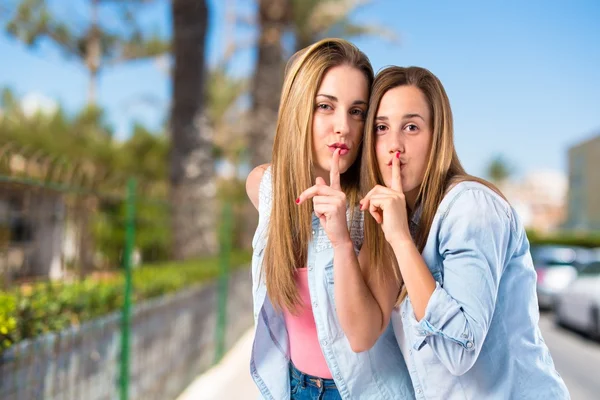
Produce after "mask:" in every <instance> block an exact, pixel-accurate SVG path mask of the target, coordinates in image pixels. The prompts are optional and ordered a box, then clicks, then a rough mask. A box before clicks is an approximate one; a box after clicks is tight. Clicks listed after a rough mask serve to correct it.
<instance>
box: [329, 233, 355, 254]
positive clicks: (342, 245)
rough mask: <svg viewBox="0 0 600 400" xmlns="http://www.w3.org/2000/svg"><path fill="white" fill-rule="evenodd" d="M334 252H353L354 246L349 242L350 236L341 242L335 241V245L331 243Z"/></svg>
mask: <svg viewBox="0 0 600 400" xmlns="http://www.w3.org/2000/svg"><path fill="white" fill-rule="evenodd" d="M331 245H332V246H333V249H334V250H352V251H354V244H353V243H352V240H350V236H348V237H346V238H343V239H342V240H336V241H335V243H331Z"/></svg>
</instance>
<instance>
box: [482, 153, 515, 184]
mask: <svg viewBox="0 0 600 400" xmlns="http://www.w3.org/2000/svg"><path fill="white" fill-rule="evenodd" d="M512 173H513V169H512V167H511V166H510V165H509V164H508V162H507V161H506V160H505V159H504V157H502V156H501V155H498V156H496V157H494V158H493V159H492V161H490V163H489V165H488V167H487V176H488V178H489V179H490V180H491V181H492V182H494V183H496V184H502V183H503V182H505V181H506V180H507V179H508V178H510V176H511V175H512Z"/></svg>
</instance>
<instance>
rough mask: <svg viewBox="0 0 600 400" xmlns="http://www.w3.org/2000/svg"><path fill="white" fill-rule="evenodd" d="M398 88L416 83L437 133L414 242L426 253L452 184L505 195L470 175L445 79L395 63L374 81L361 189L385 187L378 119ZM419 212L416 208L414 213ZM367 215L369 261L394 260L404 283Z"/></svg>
mask: <svg viewBox="0 0 600 400" xmlns="http://www.w3.org/2000/svg"><path fill="white" fill-rule="evenodd" d="M399 86H414V87H416V88H418V89H419V90H421V92H422V93H423V95H424V96H425V99H426V100H427V103H428V105H429V109H430V113H431V121H429V124H430V128H431V132H432V135H433V136H432V141H431V149H430V151H429V158H428V162H427V168H426V170H425V176H424V178H423V182H422V183H421V185H420V187H419V193H418V195H417V201H416V204H417V207H419V206H420V207H422V210H421V216H420V220H419V224H418V229H417V232H416V235H415V237H414V240H415V244H416V245H417V248H418V249H419V252H422V251H423V249H424V247H425V244H426V243H427V237H428V236H429V231H430V230H431V225H432V223H433V218H434V216H435V213H436V211H437V209H438V206H439V205H440V202H441V201H442V199H443V198H444V195H445V194H446V192H447V190H448V189H449V188H450V187H452V186H454V185H455V184H456V183H458V182H461V181H476V182H479V183H481V184H483V185H485V186H487V187H489V188H490V189H492V190H494V191H495V192H497V193H498V194H500V195H501V196H502V194H501V193H500V191H499V190H498V189H497V188H496V187H495V186H494V185H492V184H491V183H489V182H487V181H485V180H483V179H480V178H477V177H475V176H472V175H469V174H467V173H466V171H465V170H464V168H463V167H462V165H461V163H460V160H459V159H458V155H457V153H456V148H455V147H454V127H453V121H452V109H451V108H450V101H449V100H448V96H447V95H446V91H445V90H444V87H443V85H442V83H441V82H440V80H439V79H438V78H437V77H436V76H435V75H433V74H432V73H431V72H430V71H429V70H427V69H425V68H420V67H407V68H404V67H395V66H392V67H387V68H385V69H383V70H382V71H380V72H379V73H378V74H377V76H376V77H375V81H374V83H373V88H372V91H371V99H370V103H369V112H368V114H367V119H366V126H365V136H364V147H363V161H364V162H365V163H366V166H367V168H364V169H363V172H362V173H361V191H362V192H363V193H365V194H366V193H367V192H368V191H369V190H370V189H372V188H373V187H374V186H375V185H384V182H383V178H382V176H381V172H380V171H379V167H378V163H377V155H376V153H375V140H376V135H375V117H376V116H377V109H378V108H379V104H380V102H381V99H382V98H383V96H384V95H385V94H386V93H387V91H388V90H390V89H393V88H396V87H399ZM414 211H415V210H412V212H414ZM367 214H368V213H365V243H366V244H367V245H368V246H369V251H370V255H369V258H370V265H374V266H379V265H382V263H383V262H384V261H385V260H389V259H390V258H391V259H392V260H393V263H394V266H395V268H394V274H395V275H394V276H395V278H396V279H398V280H399V282H402V278H401V277H400V276H399V270H398V268H397V265H395V264H396V258H395V257H394V253H393V252H392V250H391V248H390V246H389V245H387V246H385V247H384V246H381V243H386V244H387V242H386V241H385V237H384V235H383V232H382V231H381V228H380V227H379V226H378V224H377V222H376V221H375V220H374V219H373V217H371V215H370V214H369V215H367ZM405 296H406V289H405V288H403V290H402V292H401V294H400V297H399V302H400V301H402V300H403V299H404V297H405Z"/></svg>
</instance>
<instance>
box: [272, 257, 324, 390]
mask: <svg viewBox="0 0 600 400" xmlns="http://www.w3.org/2000/svg"><path fill="white" fill-rule="evenodd" d="M307 269H308V268H298V269H296V274H295V279H296V287H297V288H298V293H299V294H300V299H301V300H302V304H301V305H300V306H299V307H298V310H299V314H298V315H293V314H291V313H290V312H289V311H288V310H286V309H284V311H283V314H284V318H285V326H286V327H287V331H288V337H289V341H290V356H291V358H292V362H293V363H294V365H295V366H296V368H298V369H299V370H300V371H302V372H304V373H305V374H309V375H313V376H318V377H319V378H325V379H333V376H332V375H331V372H330V371H329V367H327V362H326V361H325V357H324V356H323V352H322V351H321V345H320V344H319V338H318V337H317V326H316V325H315V318H314V315H313V310H312V306H311V302H310V293H309V291H308V271H307Z"/></svg>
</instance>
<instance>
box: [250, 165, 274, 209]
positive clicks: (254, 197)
mask: <svg viewBox="0 0 600 400" xmlns="http://www.w3.org/2000/svg"><path fill="white" fill-rule="evenodd" d="M268 167H269V164H263V165H259V166H258V167H256V168H254V169H253V170H252V171H250V174H248V178H246V193H247V194H248V198H249V199H250V201H251V202H252V204H253V205H254V208H256V209H257V210H258V189H259V186H260V180H261V179H262V177H263V174H264V173H265V171H266V170H267V168H268Z"/></svg>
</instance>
